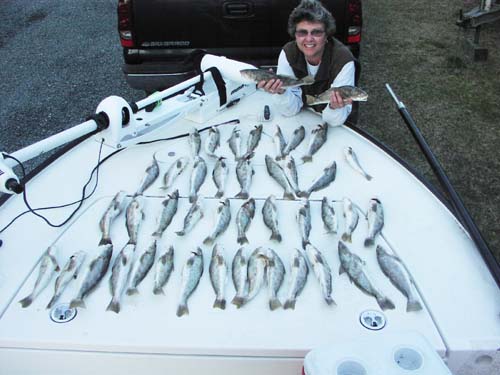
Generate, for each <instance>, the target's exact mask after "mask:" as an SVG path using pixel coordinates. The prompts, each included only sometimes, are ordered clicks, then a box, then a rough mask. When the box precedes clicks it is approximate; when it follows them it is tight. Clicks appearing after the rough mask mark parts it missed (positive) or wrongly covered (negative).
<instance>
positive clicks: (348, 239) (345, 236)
mask: <svg viewBox="0 0 500 375" xmlns="http://www.w3.org/2000/svg"><path fill="white" fill-rule="evenodd" d="M342 241H345V242H352V234H349V233H344V234H343V235H342Z"/></svg>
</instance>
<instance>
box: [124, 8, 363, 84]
mask: <svg viewBox="0 0 500 375" xmlns="http://www.w3.org/2000/svg"><path fill="white" fill-rule="evenodd" d="M298 3H299V0H119V1H118V32H119V35H120V41H121V45H122V47H123V56H124V62H125V63H124V65H123V72H124V73H125V76H126V79H127V82H128V83H129V85H130V86H131V87H133V88H135V89H140V90H144V91H146V92H153V91H157V90H162V89H165V88H167V87H170V86H172V85H174V84H177V83H179V82H181V81H184V80H186V79H187V78H190V77H192V76H194V75H195V72H194V69H193V66H192V65H191V64H190V63H189V62H187V61H188V59H187V57H188V56H189V55H190V54H191V53H192V52H193V51H195V50H196V49H203V50H205V51H206V52H208V53H212V54H215V55H221V56H226V57H228V58H232V59H236V60H239V61H244V62H247V63H250V64H253V65H255V66H258V67H263V68H265V67H274V66H276V63H277V60H278V55H279V53H280V51H281V48H282V46H283V45H284V44H285V43H286V42H288V41H289V40H290V36H289V35H288V33H287V23H288V16H289V14H290V12H291V11H292V9H293V8H295V7H296V6H297V4H298ZM322 3H323V4H324V5H325V7H327V8H328V9H329V10H330V12H331V13H332V14H333V16H334V17H335V20H336V23H337V33H336V35H335V37H336V38H337V39H339V40H340V41H342V42H343V43H344V44H346V45H347V46H349V47H350V48H351V50H352V52H353V54H354V55H355V56H356V57H358V56H359V44H360V41H361V26H362V12H361V0H323V1H322Z"/></svg>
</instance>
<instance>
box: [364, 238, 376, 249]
mask: <svg viewBox="0 0 500 375" xmlns="http://www.w3.org/2000/svg"><path fill="white" fill-rule="evenodd" d="M374 243H375V240H374V239H373V238H367V239H365V247H369V246H373V244H374Z"/></svg>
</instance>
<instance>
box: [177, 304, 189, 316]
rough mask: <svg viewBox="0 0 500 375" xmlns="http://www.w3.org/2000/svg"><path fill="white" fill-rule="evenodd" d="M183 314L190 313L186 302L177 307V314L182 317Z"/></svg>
mask: <svg viewBox="0 0 500 375" xmlns="http://www.w3.org/2000/svg"><path fill="white" fill-rule="evenodd" d="M183 315H189V309H188V307H187V305H186V304H183V305H179V306H178V307H177V316H178V317H181V316H183Z"/></svg>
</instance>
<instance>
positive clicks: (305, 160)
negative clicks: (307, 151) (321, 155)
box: [302, 155, 313, 163]
mask: <svg viewBox="0 0 500 375" xmlns="http://www.w3.org/2000/svg"><path fill="white" fill-rule="evenodd" d="M312 160H313V157H312V156H311V155H304V156H302V161H303V162H304V163H307V162H309V161H312Z"/></svg>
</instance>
